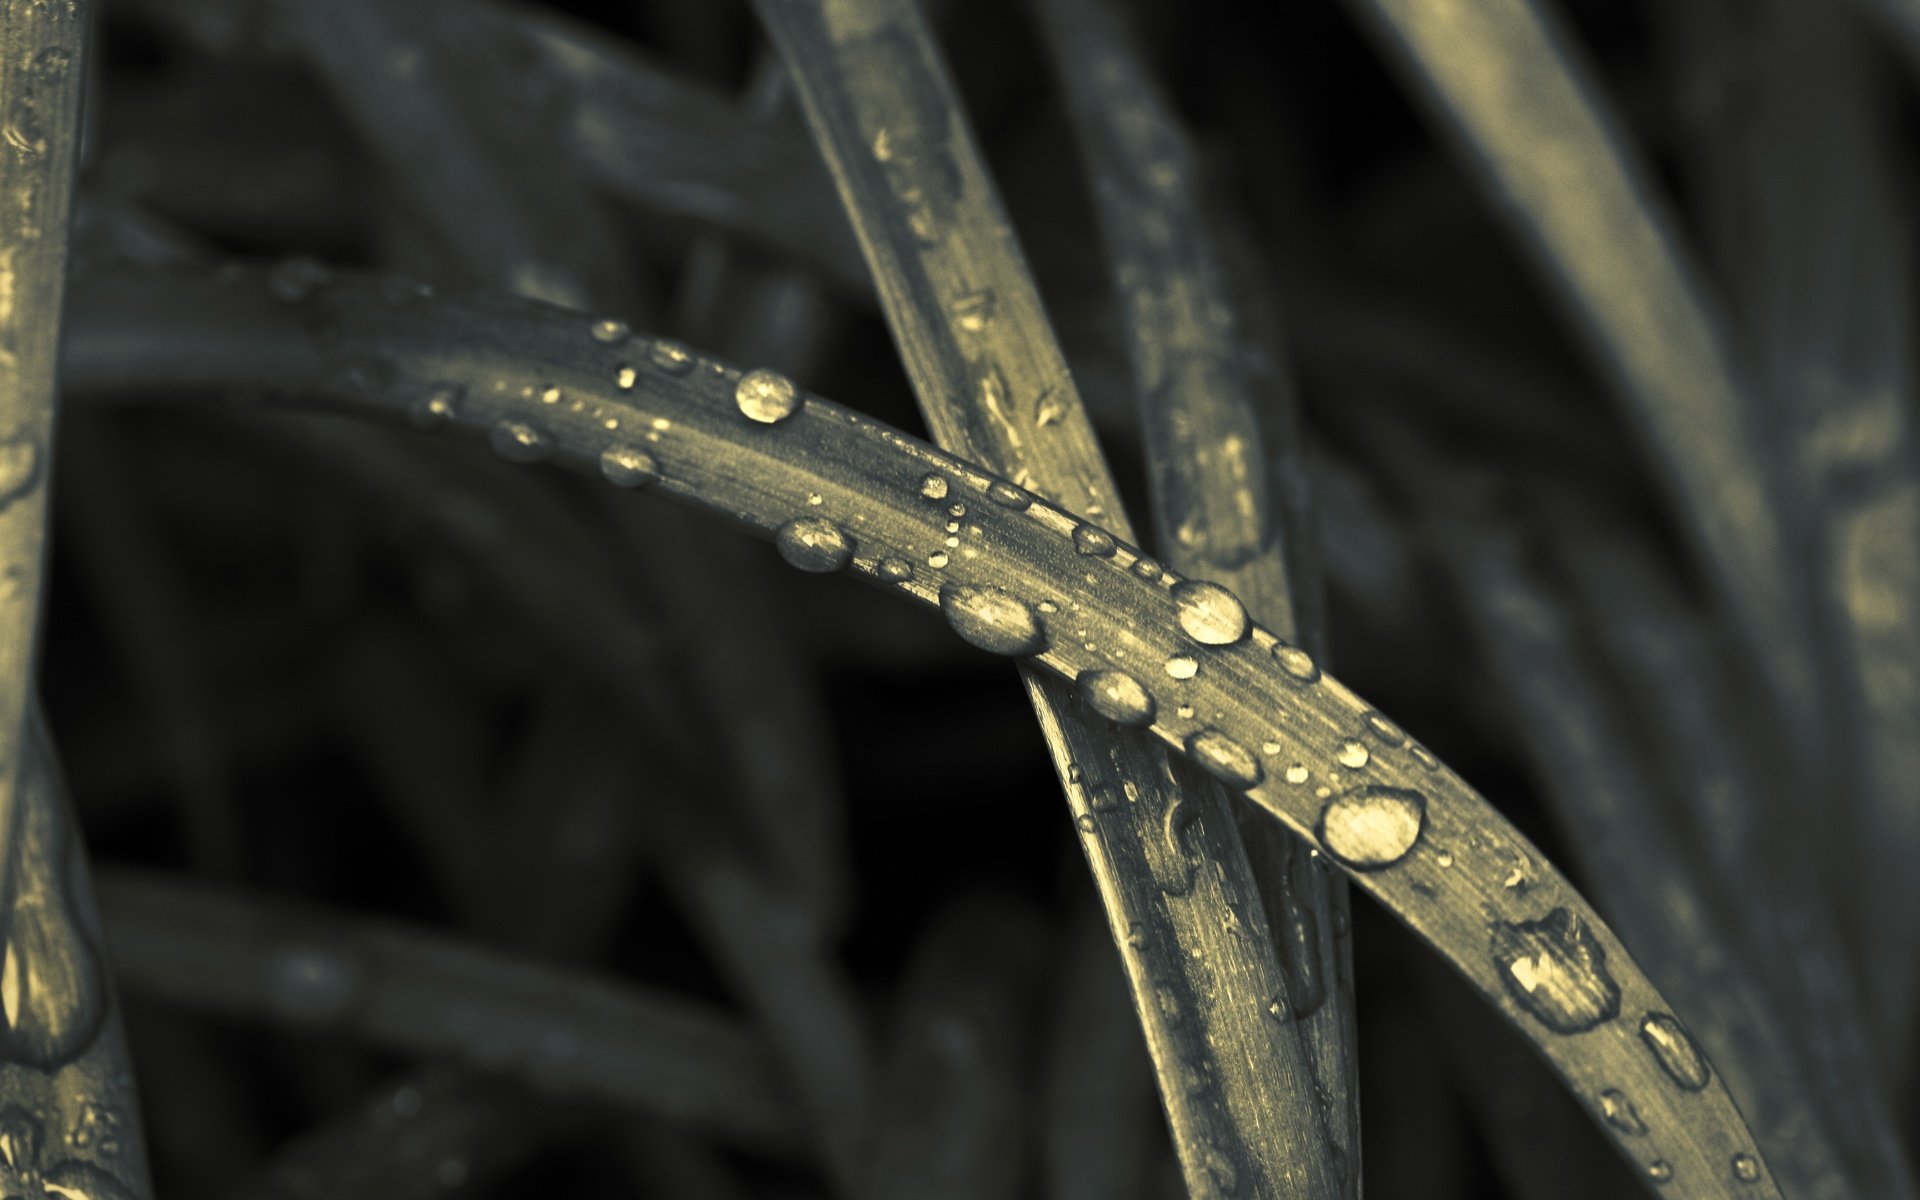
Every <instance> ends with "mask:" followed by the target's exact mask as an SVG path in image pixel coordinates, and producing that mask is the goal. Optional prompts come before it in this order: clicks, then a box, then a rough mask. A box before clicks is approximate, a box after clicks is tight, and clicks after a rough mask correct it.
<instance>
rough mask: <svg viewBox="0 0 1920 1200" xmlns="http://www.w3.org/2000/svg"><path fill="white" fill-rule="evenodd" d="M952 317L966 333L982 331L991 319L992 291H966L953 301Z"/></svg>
mask: <svg viewBox="0 0 1920 1200" xmlns="http://www.w3.org/2000/svg"><path fill="white" fill-rule="evenodd" d="M953 318H954V321H955V322H956V323H958V324H959V326H960V328H962V329H964V330H966V331H967V332H968V333H980V332H983V331H984V330H985V329H986V327H987V326H988V325H989V324H991V323H992V321H993V293H992V292H991V291H978V292H968V293H967V294H966V295H964V296H962V297H960V298H959V299H958V300H955V301H954V302H953Z"/></svg>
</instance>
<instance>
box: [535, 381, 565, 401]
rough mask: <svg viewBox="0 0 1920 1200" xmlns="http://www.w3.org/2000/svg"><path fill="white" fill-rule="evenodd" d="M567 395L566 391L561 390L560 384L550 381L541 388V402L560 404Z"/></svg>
mask: <svg viewBox="0 0 1920 1200" xmlns="http://www.w3.org/2000/svg"><path fill="white" fill-rule="evenodd" d="M565 395H566V393H564V392H562V391H561V390H560V388H559V385H558V384H552V383H549V384H547V385H546V386H545V387H542V388H541V389H540V403H542V404H558V403H560V401H561V399H562V398H563V397H564V396H565Z"/></svg>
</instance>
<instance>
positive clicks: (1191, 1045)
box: [757, 0, 1343, 1196]
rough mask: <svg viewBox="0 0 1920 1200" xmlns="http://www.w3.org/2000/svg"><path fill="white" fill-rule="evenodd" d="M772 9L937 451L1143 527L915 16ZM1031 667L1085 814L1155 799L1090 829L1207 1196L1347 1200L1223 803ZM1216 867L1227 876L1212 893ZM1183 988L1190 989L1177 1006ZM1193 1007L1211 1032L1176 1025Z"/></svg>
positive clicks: (1104, 888)
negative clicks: (1279, 1014)
mask: <svg viewBox="0 0 1920 1200" xmlns="http://www.w3.org/2000/svg"><path fill="white" fill-rule="evenodd" d="M757 8H758V11H759V13H760V16H761V20H762V23H763V24H764V25H765V26H766V28H767V31H768V33H769V34H770V36H771V37H772V38H773V41H774V43H775V44H776V45H777V46H779V48H780V51H781V53H782V55H783V56H784V58H785V59H786V62H787V66H788V69H789V71H791V72H792V74H793V77H794V83H795V86H796V88H797V90H798V92H799V94H800V97H801V100H802V103H803V105H804V106H805V108H806V111H807V117H808V121H809V123H810V125H811V126H812V128H813V131H814V136H815V139H816V141H818V143H819V144H820V148H821V152H822V154H823V155H824V157H825V158H826V160H827V165H828V168H829V170H830V171H831V172H832V173H833V176H834V179H835V182H836V183H837V184H838V185H839V188H840V192H841V197H842V201H843V202H844V203H845V205H846V207H847V211H848V215H849V217H850V218H851V219H852V221H853V225H854V232H855V234H856V235H857V236H858V237H859V239H860V244H861V249H862V250H863V252H864V253H865V255H866V257H867V263H868V266H869V268H870V269H871V270H872V272H873V276H874V282H875V286H876V287H877V289H878V291H879V294H880V306H881V309H882V311H883V312H884V313H885V314H886V317H887V322H888V326H889V328H890V329H891V330H892V332H893V336H894V342H895V344H896V346H897V347H898V349H899V351H900V356H901V359H902V361H903V363H904V364H905V366H906V369H907V377H908V379H909V380H910V381H911V382H912V384H913V386H914V390H915V393H916V394H917V396H918V398H919V401H920V406H921V411H922V412H923V414H924V415H925V417H926V419H927V423H928V426H929V427H930V428H931V429H932V430H933V434H934V438H935V440H936V441H937V442H939V443H940V444H941V445H942V446H944V447H947V448H949V449H952V450H954V451H956V452H958V453H960V454H963V455H964V456H966V457H968V458H971V459H974V460H975V461H978V462H981V463H984V464H987V465H989V466H991V467H993V468H995V469H998V470H1000V471H1002V472H1003V473H1005V474H1006V475H1008V476H1009V477H1010V478H1011V479H1012V481H1013V483H1014V484H1015V485H1017V486H1018V487H1019V488H1022V489H1026V490H1028V491H1031V492H1033V493H1036V494H1038V495H1041V496H1044V497H1047V498H1049V499H1052V500H1054V501H1056V502H1058V503H1060V504H1062V505H1063V506H1065V507H1066V508H1067V509H1069V510H1071V511H1075V512H1080V513H1084V514H1085V515H1087V516H1088V517H1090V518H1093V519H1095V520H1097V521H1100V522H1101V523H1102V524H1103V525H1107V526H1110V527H1111V528H1112V529H1113V530H1114V531H1115V532H1116V533H1118V534H1119V535H1120V536H1121V537H1130V531H1129V529H1128V526H1127V523H1126V518H1125V515H1124V513H1123V512H1122V511H1121V508H1120V502H1119V495H1118V491H1117V489H1116V488H1115V486H1114V483H1113V480H1112V478H1111V476H1110V475H1109V474H1108V472H1107V469H1106V463H1105V460H1104V458H1103V457H1102V455H1101V452H1100V449H1099V445H1098V443H1097V441H1096V440H1095V438H1094V434H1093V428H1092V425H1091V423H1090V421H1089V419H1088V417H1087V414H1086V410H1085V408H1084V407H1083V405H1082V404H1081V402H1080V398H1079V393H1078V391H1077V389H1076V388H1075V386H1074V383H1073V380H1072V378H1071V377H1070V376H1069V374H1068V372H1067V366H1066V362H1065V360H1064V359H1063V357H1062V356H1061V352H1060V349H1059V346H1058V344H1057V343H1056V342H1055V341H1054V338H1053V334H1052V331H1051V328H1050V326H1049V324H1048V321H1047V317H1046V313H1045V312H1044V311H1043V310H1042V308H1041V305H1040V298H1039V294H1038V292H1037V291H1036V290H1035V288H1034V285H1033V282H1032V279H1031V277H1030V275H1029V274H1028V272H1027V269H1026V265H1025V262H1024V259H1023V256H1022V254H1021V252H1020V248H1019V246H1018V244H1017V242H1016V241H1015V238H1014V233H1013V228H1012V225H1011V224H1010V223H1009V222H1008V220H1007V217H1006V215H1005V213H1004V211H1003V210H1002V208H1001V206H1000V204H999V201H998V197H997V194H996V192H995V189H994V187H993V183H992V181H991V179H990V178H989V177H988V175H987V173H986V168H985V165H984V163H983V161H982V160H981V157H980V154H979V151H978V149H977V147H976V146H975V145H974V143H973V139H972V135H971V133H970V132H969V131H968V129H967V126H966V119H965V116H964V115H963V113H962V112H961V110H960V105H959V102H958V98H957V96H956V94H955V92H954V89H953V86H952V83H951V81H950V80H948V78H947V73H946V69H945V66H944V64H943V63H942V62H941V61H940V58H939V54H938V51H937V49H936V48H935V46H934V43H933V36H932V33H931V31H930V30H929V29H928V28H927V25H926V23H925V20H924V18H923V17H922V16H921V14H920V13H919V11H918V9H917V7H916V6H915V4H914V3H912V2H911V0H904V2H903V0H857V2H854V3H825V4H821V3H811V2H804V0H803V2H801V3H794V2H792V0H763V2H761V3H759V4H758V5H757ZM963 512H964V509H963ZM955 515H956V516H959V515H962V514H960V513H956V514H955ZM957 544H958V543H957V542H956V545H957ZM942 561H944V560H942ZM1024 674H1025V678H1026V682H1027V685H1028V692H1029V695H1030V698H1031V699H1032V700H1033V702H1034V706H1035V709H1036V712H1037V714H1038V716H1039V719H1040V723H1041V728H1042V729H1043V730H1044V731H1045V732H1046V735H1047V742H1048V748H1049V750H1050V752H1051V753H1052V755H1053V758H1054V768H1055V771H1056V772H1057V773H1058V774H1059V775H1060V777H1061V779H1062V781H1063V782H1064V783H1066V785H1067V788H1068V792H1069V795H1070V796H1072V797H1075V799H1074V807H1075V810H1076V813H1077V814H1078V815H1079V816H1080V817H1081V818H1082V822H1083V824H1084V823H1085V819H1086V818H1088V817H1092V809H1093V808H1096V807H1110V806H1111V805H1112V801H1111V800H1110V799H1107V798H1106V796H1103V794H1102V791H1101V789H1108V792H1107V795H1111V794H1113V793H1114V792H1121V791H1126V790H1129V789H1140V790H1141V791H1142V792H1143V793H1144V794H1143V795H1142V797H1141V800H1140V802H1138V803H1136V804H1132V805H1124V804H1123V805H1121V806H1119V807H1118V808H1117V809H1116V810H1114V811H1111V812H1109V813H1107V814H1106V815H1105V817H1104V818H1099V817H1093V818H1092V819H1093V821H1094V823H1095V827H1096V830H1097V832H1094V833H1093V834H1092V836H1090V837H1088V838H1087V839H1085V841H1084V843H1083V844H1084V845H1085V846H1086V848H1087V852H1088V857H1089V862H1090V863H1091V865H1092V868H1093V871H1094V874H1095V876H1096V879H1097V881H1098V885H1099V888H1100V892H1101V896H1102V899H1103V900H1104V901H1105V903H1106V905H1107V917H1108V923H1109V925H1110V926H1111V928H1112V931H1113V936H1114V940H1115V942H1116V943H1122V942H1127V941H1128V940H1129V939H1130V938H1138V937H1139V931H1142V930H1147V929H1151V928H1152V927H1153V926H1154V925H1156V924H1163V925H1165V926H1166V928H1165V931H1164V933H1163V934H1161V936H1157V937H1156V936H1152V935H1151V934H1149V935H1147V936H1146V937H1144V938H1143V939H1141V940H1142V941H1143V943H1144V944H1143V945H1141V946H1138V947H1136V953H1135V954H1133V955H1128V956H1127V959H1126V961H1127V967H1128V973H1129V976H1130V981H1131V984H1132V987H1133V991H1134V996H1135V1003H1136V1005H1137V1007H1138V1008H1139V1011H1140V1013H1141V1019H1142V1021H1143V1023H1144V1024H1145V1025H1146V1027H1147V1030H1148V1033H1147V1043H1148V1047H1149V1051H1150V1053H1151V1054H1152V1056H1153V1058H1154V1061H1155V1067H1156V1070H1157V1072H1158V1074H1159V1082H1160V1093H1161V1097H1162V1100H1163V1101H1164V1103H1165V1104H1166V1107H1167V1110H1168V1115H1169V1119H1170V1120H1171V1122H1172V1125H1173V1129H1174V1144H1175V1148H1176V1149H1177V1150H1178V1151H1179V1153H1180V1155H1181V1159H1182V1162H1183V1164H1184V1165H1185V1169H1186V1174H1187V1181H1188V1186H1189V1188H1190V1190H1192V1191H1194V1192H1195V1193H1197V1194H1206V1193H1207V1192H1208V1191H1209V1190H1212V1189H1216V1188H1222V1187H1241V1188H1245V1189H1247V1190H1248V1192H1249V1193H1250V1194H1254V1195H1304V1196H1323V1195H1331V1194H1334V1193H1335V1192H1337V1191H1338V1190H1339V1184H1338V1183H1337V1182H1336V1180H1337V1179H1338V1178H1339V1177H1340V1174H1341V1172H1342V1166H1343V1164H1337V1163H1335V1162H1333V1161H1331V1160H1330V1157H1329V1151H1328V1147H1327V1146H1326V1144H1325V1138H1326V1135H1325V1133H1324V1126H1325V1124H1326V1119H1327V1118H1326V1116H1325V1115H1324V1114H1323V1113H1322V1112H1321V1111H1320V1109H1319V1107H1318V1105H1317V1103H1316V1096H1315V1093H1314V1091H1313V1089H1312V1076H1311V1071H1312V1067H1311V1064H1310V1062H1309V1060H1308V1058H1307V1056H1306V1053H1305V1050H1304V1047H1303V1046H1302V1045H1301V1043H1300V1041H1299V1034H1298V1032H1297V1031H1296V1030H1294V1029H1292V1028H1288V1027H1284V1026H1279V1025H1277V1024H1276V1023H1275V1022H1273V1021H1272V1020H1271V1018H1270V1017H1268V1016H1267V1015H1266V1014H1265V1013H1264V1012H1263V1011H1262V1009H1261V1007H1260V1005H1259V1004H1257V1003H1256V1001H1257V1000H1259V999H1260V998H1262V997H1265V998H1268V1000H1269V1001H1270V1002H1271V1000H1272V998H1274V997H1276V996H1280V995H1283V994H1284V993H1285V988H1286V984H1285V981H1284V980H1283V979H1281V978H1280V977H1279V976H1278V974H1277V969H1276V968H1277V965H1278V960H1277V957H1276V952H1275V950H1274V948H1273V941H1272V936H1273V935H1272V933H1271V932H1270V930H1269V929H1268V928H1267V927H1266V926H1267V923H1266V921H1265V920H1264V919H1262V920H1259V921H1257V922H1252V923H1247V924H1246V926H1245V927H1244V928H1242V929H1238V930H1236V929H1234V926H1235V925H1236V924H1237V923H1238V922H1237V921H1236V919H1235V918H1234V917H1233V916H1232V915H1231V914H1232V912H1233V908H1232V905H1231V901H1230V899H1229V897H1230V896H1240V897H1248V896H1252V895H1255V894H1257V893H1256V891H1255V885H1254V882H1253V878H1252V872H1251V870H1250V868H1249V866H1248V865H1247V863H1246V857H1245V851H1244V849H1243V848H1242V847H1241V846H1240V845H1239V844H1238V843H1239V841H1240V839H1239V836H1238V831H1237V830H1236V829H1235V828H1233V827H1232V822H1233V816H1232V810H1231V809H1230V808H1229V807H1228V806H1227V803H1226V798H1225V795H1224V793H1223V792H1221V790H1220V789H1218V788H1217V787H1215V786H1213V785H1211V784H1209V783H1207V782H1206V781H1205V780H1202V779H1188V780H1184V781H1182V782H1184V783H1186V785H1187V787H1186V788H1182V789H1180V790H1171V791H1170V790H1167V789H1166V787H1165V784H1164V783H1163V780H1166V779H1167V778H1168V772H1167V771H1166V769H1165V767H1164V765H1163V764H1162V762H1160V761H1159V760H1160V759H1161V757H1162V756H1161V754H1160V753H1158V752H1155V751H1150V750H1147V749H1146V748H1145V747H1144V745H1143V744H1142V743H1140V742H1139V741H1137V740H1136V739H1134V738H1133V737H1131V735H1115V734H1109V733H1107V732H1105V731H1104V730H1101V729H1100V728H1099V727H1098V724H1096V722H1097V721H1098V718H1097V716H1095V715H1094V714H1092V713H1089V712H1087V711H1086V710H1084V709H1081V708H1079V707H1078V706H1077V705H1075V704H1074V702H1073V700H1072V698H1071V697H1070V695H1069V693H1068V690H1067V689H1066V688H1064V687H1063V686H1061V685H1059V684H1057V683H1052V682H1047V681H1043V679H1042V677H1041V676H1040V675H1039V674H1038V673H1036V672H1033V671H1032V670H1031V669H1025V670H1024ZM1076 777H1077V779H1076ZM1188 789H1191V794H1183V792H1185V791H1187V790H1188ZM1156 793H1157V794H1156ZM1149 796H1151V797H1152V798H1151V799H1149V798H1148V797H1149ZM1082 804H1085V805H1087V806H1088V807H1087V810H1086V811H1085V812H1081V805H1082ZM1195 821H1197V822H1199V823H1200V824H1201V825H1203V826H1204V827H1205V832H1204V835H1202V836H1204V838H1205V841H1204V842H1202V843H1201V844H1202V845H1205V846H1206V847H1207V849H1208V850H1209V851H1211V852H1212V853H1211V854H1208V855H1206V856H1205V857H1197V858H1194V859H1186V850H1185V848H1184V847H1182V846H1180V845H1179V834H1178V832H1177V830H1178V828H1179V827H1180V826H1182V825H1186V824H1189V823H1191V822H1195ZM1156 837H1157V838H1158V839H1159V840H1161V841H1163V842H1164V841H1171V843H1172V845H1171V846H1170V847H1169V848H1171V849H1174V850H1175V851H1177V852H1179V853H1180V856H1181V858H1182V859H1184V860H1185V861H1177V862H1173V863H1166V862H1156V861H1154V857H1153V856H1152V855H1151V854H1150V853H1149V852H1148V851H1147V850H1146V849H1145V846H1146V845H1151V844H1153V842H1154V841H1155V840H1156ZM1196 840H1197V839H1196ZM1215 867H1218V868H1219V871H1218V873H1217V875H1216V879H1215V880H1212V881H1208V882H1206V883H1204V884H1203V883H1201V882H1199V879H1201V878H1204V877H1205V876H1207V875H1210V874H1216V872H1215V871H1214V868H1215ZM1169 871H1171V872H1172V874H1169ZM1215 888H1218V889H1220V890H1219V891H1217V892H1216V891H1215V890H1214V889H1215ZM1156 910H1158V911H1156ZM1251 911H1253V910H1249V913H1251ZM1260 915H1261V916H1262V917H1264V913H1262V914H1260ZM1200 964H1204V965H1200ZM1227 981H1231V983H1230V984H1229V983H1228V982H1227ZM1223 984H1225V985H1226V986H1223ZM1170 988H1171V989H1172V990H1173V991H1174V992H1175V993H1184V994H1182V995H1172V996H1169V994H1168V992H1169V989H1170ZM1242 989H1244V990H1242ZM1294 1003H1295V1002H1294V1001H1293V1000H1292V999H1291V998H1289V1000H1288V1001H1287V1008H1288V1009H1292V1008H1293V1007H1294ZM1189 1009H1192V1010H1196V1011H1195V1019H1194V1020H1192V1021H1184V1020H1180V1019H1178V1016H1177V1014H1184V1013H1185V1012H1186V1011H1188V1010H1189ZM1170 1018H1173V1019H1170ZM1196 1035H1197V1036H1196Z"/></svg>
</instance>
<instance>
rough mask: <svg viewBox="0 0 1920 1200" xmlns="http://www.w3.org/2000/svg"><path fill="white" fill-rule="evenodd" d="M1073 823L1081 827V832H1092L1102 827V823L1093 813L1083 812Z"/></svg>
mask: <svg viewBox="0 0 1920 1200" xmlns="http://www.w3.org/2000/svg"><path fill="white" fill-rule="evenodd" d="M1073 823H1074V825H1076V826H1078V827H1079V830H1080V832H1081V833H1092V832H1093V831H1094V830H1096V829H1098V828H1100V823H1099V822H1098V821H1095V820H1094V819H1093V814H1092V813H1081V814H1080V815H1079V816H1078V817H1076V818H1074V822H1073Z"/></svg>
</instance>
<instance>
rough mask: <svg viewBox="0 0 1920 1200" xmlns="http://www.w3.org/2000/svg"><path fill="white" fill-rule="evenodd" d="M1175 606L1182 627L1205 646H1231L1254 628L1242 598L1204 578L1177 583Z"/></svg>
mask: <svg viewBox="0 0 1920 1200" xmlns="http://www.w3.org/2000/svg"><path fill="white" fill-rule="evenodd" d="M1173 608H1174V614H1175V616H1176V618H1177V619H1178V620H1179V622H1180V629H1181V631H1182V632H1184V633H1185V634H1186V635H1187V636H1188V637H1190V638H1192V639H1193V640H1194V641H1196V642H1199V643H1200V644H1201V645H1203V646H1231V645H1233V644H1234V643H1235V642H1238V641H1240V640H1242V639H1243V638H1245V637H1246V636H1247V631H1248V629H1249V628H1250V626H1249V624H1248V622H1247V609H1246V606H1245V605H1243V604H1241V603H1240V598H1239V597H1238V596H1236V595H1234V594H1233V593H1232V592H1230V591H1228V590H1227V589H1226V588H1223V587H1221V586H1220V585H1219V584H1217V583H1210V582H1208V581H1207V580H1204V579H1183V580H1181V581H1180V582H1179V583H1176V584H1174V585H1173Z"/></svg>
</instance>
